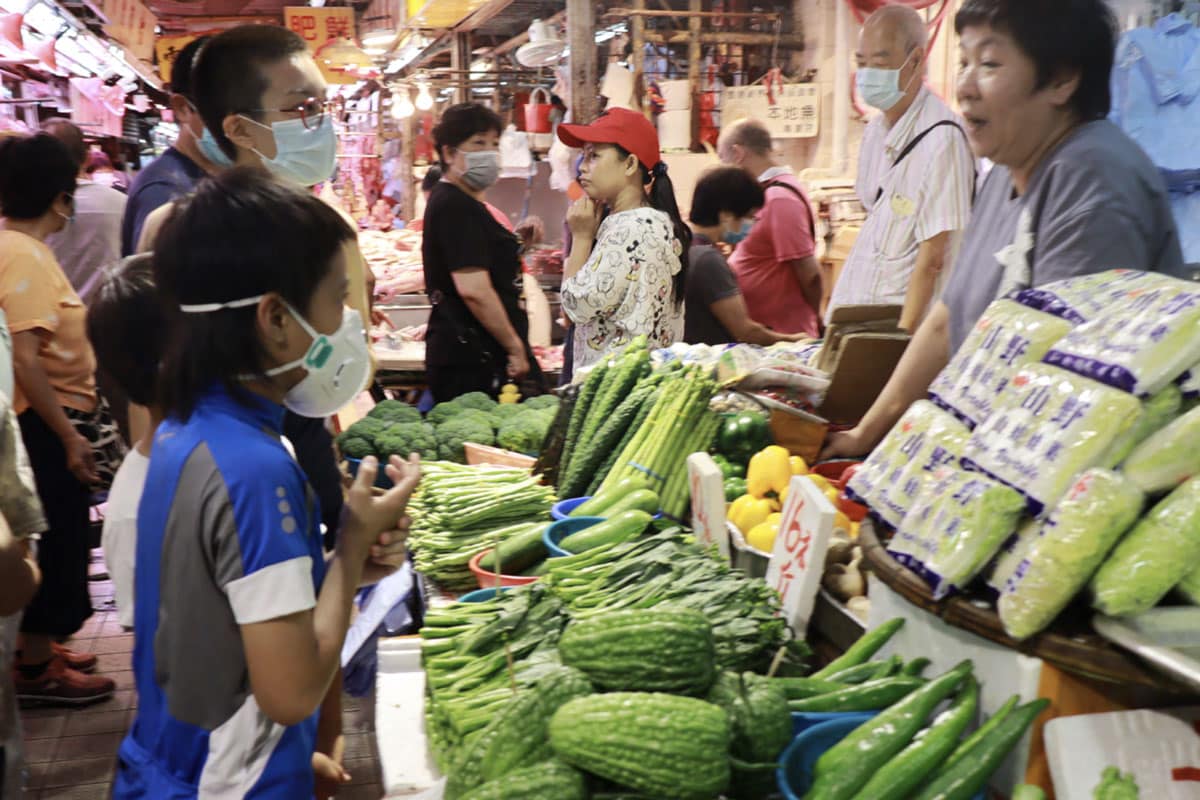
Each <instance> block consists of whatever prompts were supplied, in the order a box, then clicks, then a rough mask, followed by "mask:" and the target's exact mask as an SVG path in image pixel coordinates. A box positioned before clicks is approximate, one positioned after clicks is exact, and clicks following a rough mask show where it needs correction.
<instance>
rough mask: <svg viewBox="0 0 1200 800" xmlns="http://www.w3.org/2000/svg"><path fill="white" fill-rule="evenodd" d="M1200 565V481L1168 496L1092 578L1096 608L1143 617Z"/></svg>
mask: <svg viewBox="0 0 1200 800" xmlns="http://www.w3.org/2000/svg"><path fill="white" fill-rule="evenodd" d="M1193 446H1195V445H1194V444H1193ZM1197 566H1200V476H1197V477H1195V478H1192V479H1191V480H1189V481H1187V482H1186V483H1184V484H1183V485H1182V486H1180V487H1179V488H1178V489H1176V490H1175V491H1173V492H1171V494H1169V495H1167V496H1166V498H1165V499H1163V500H1162V501H1160V502H1159V503H1158V505H1156V506H1155V507H1154V508H1153V509H1152V510H1151V511H1150V513H1149V514H1147V515H1146V516H1145V517H1143V518H1142V520H1141V522H1139V523H1138V524H1137V526H1136V527H1135V528H1134V529H1133V530H1132V531H1131V532H1130V533H1129V534H1128V535H1127V536H1126V537H1125V538H1124V539H1122V540H1121V541H1120V543H1118V544H1117V546H1116V548H1115V549H1114V550H1113V552H1112V554H1111V555H1110V556H1109V557H1108V559H1107V560H1106V561H1105V562H1104V564H1103V566H1101V567H1100V570H1099V571H1098V572H1097V573H1096V576H1095V577H1094V578H1093V579H1092V583H1091V588H1092V594H1093V596H1094V600H1093V603H1092V605H1093V606H1094V607H1095V608H1096V609H1097V610H1098V611H1101V612H1103V613H1105V614H1110V615H1112V616H1124V615H1127V614H1140V613H1142V612H1143V611H1148V610H1149V609H1151V608H1152V607H1154V606H1155V605H1157V604H1158V601H1159V600H1162V599H1163V597H1164V596H1165V595H1166V594H1167V592H1169V591H1171V589H1172V587H1174V586H1175V585H1176V584H1178V583H1179V582H1180V581H1181V580H1183V578H1184V576H1186V575H1187V574H1188V573H1189V572H1191V571H1192V570H1193V569H1195V568H1196V567H1197Z"/></svg>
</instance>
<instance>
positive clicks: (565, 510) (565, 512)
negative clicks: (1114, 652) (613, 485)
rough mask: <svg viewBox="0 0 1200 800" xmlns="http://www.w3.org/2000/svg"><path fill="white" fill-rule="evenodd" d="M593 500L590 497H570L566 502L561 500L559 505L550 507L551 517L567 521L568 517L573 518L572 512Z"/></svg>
mask: <svg viewBox="0 0 1200 800" xmlns="http://www.w3.org/2000/svg"><path fill="white" fill-rule="evenodd" d="M591 499H592V498H591V497H590V496H588V497H570V498H567V499H566V500H559V501H558V502H557V503H555V504H554V505H553V506H551V507H550V516H551V517H552V518H553V519H555V520H560V519H566V518H567V517H569V516H571V512H572V511H574V510H575V509H577V508H579V507H580V506H581V505H583V504H584V503H586V502H587V501H588V500H591Z"/></svg>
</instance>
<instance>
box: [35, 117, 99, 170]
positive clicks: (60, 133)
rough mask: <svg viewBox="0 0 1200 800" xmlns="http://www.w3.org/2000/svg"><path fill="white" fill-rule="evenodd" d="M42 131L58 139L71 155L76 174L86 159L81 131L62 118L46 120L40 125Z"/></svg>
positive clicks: (86, 151)
mask: <svg viewBox="0 0 1200 800" xmlns="http://www.w3.org/2000/svg"><path fill="white" fill-rule="evenodd" d="M42 130H44V131H45V132H46V133H48V134H50V135H51V136H53V137H54V138H55V139H58V140H59V141H60V142H62V143H63V146H64V147H66V148H67V152H68V153H70V154H71V160H72V161H74V162H75V170H76V171H77V172H78V171H79V169H80V168H81V167H83V165H84V163H85V162H86V161H87V157H88V146H87V142H85V141H84V140H83V130H82V129H81V128H80V127H79V126H78V125H76V124H75V123H74V122H71V120H69V119H65V118H63V117H54V118H52V119H48V120H46V122H45V123H44V124H43V125H42Z"/></svg>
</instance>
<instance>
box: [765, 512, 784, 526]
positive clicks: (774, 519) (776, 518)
mask: <svg viewBox="0 0 1200 800" xmlns="http://www.w3.org/2000/svg"><path fill="white" fill-rule="evenodd" d="M767 522H768V523H770V524H771V525H778V524H779V523H781V522H783V514H780V513H779V512H778V511H776V512H775V513H774V514H772V515H771V516H769V517H767Z"/></svg>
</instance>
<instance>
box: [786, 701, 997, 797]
mask: <svg viewBox="0 0 1200 800" xmlns="http://www.w3.org/2000/svg"><path fill="white" fill-rule="evenodd" d="M874 716H875V712H872V711H863V712H842V713H836V714H792V725H793V726H795V725H797V724H802V723H803V724H806V725H808V726H810V727H807V728H805V730H804V732H803V733H801V734H800V735H799V736H797V737H796V738H795V739H793V740H792V743H791V744H790V745H788V748H787V749H786V750H784V751H783V755H782V756H780V758H779V768H778V769H777V770H776V771H775V780H776V782H777V783H778V784H779V791H780V792H782V793H783V796H784V798H785V800H801V798H803V797H804V795H805V794H806V793H807V792H808V790H809V789H810V788H811V787H812V780H813V768H814V767H815V766H816V764H817V759H819V758H820V757H821V756H822V755H824V754H825V751H826V750H829V749H830V748H831V747H833V746H834V745H835V744H837V743H838V742H840V741H841V740H842V739H845V738H846V737H847V736H849V735H850V732H851V731H853V730H854V729H855V728H857V727H858V726H859V725H862V724H863V723H864V722H866V721H867V720H869V719H871V718H872V717H874ZM797 717H803V718H804V719H802V720H797ZM818 717H832V718H833V719H826V720H824V721H819V720H817V719H816V718H818ZM986 794H987V793H986V791H985V792H980V793H979V794H977V795H975V796H974V797H973V798H971V800H987V798H986Z"/></svg>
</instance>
